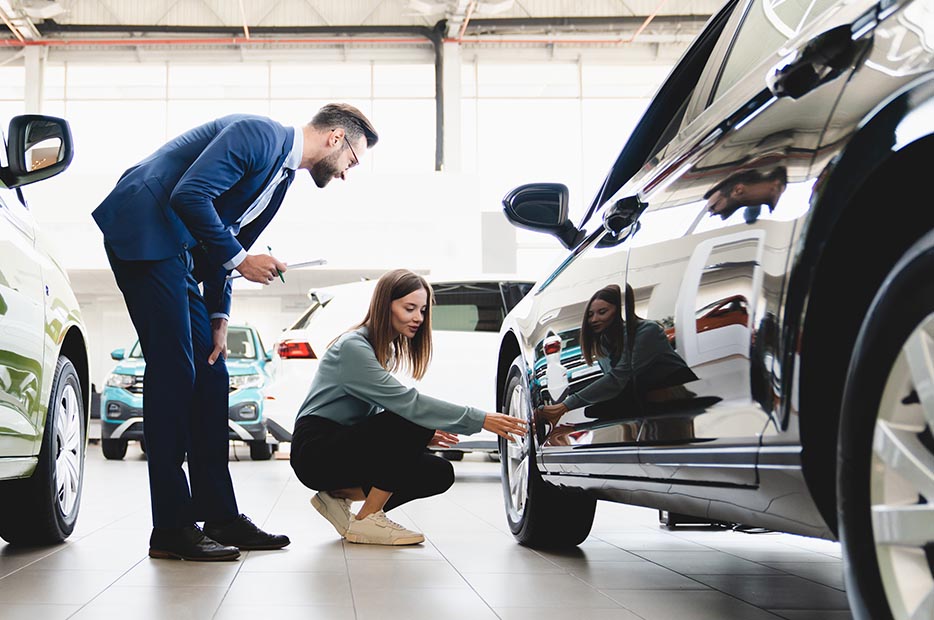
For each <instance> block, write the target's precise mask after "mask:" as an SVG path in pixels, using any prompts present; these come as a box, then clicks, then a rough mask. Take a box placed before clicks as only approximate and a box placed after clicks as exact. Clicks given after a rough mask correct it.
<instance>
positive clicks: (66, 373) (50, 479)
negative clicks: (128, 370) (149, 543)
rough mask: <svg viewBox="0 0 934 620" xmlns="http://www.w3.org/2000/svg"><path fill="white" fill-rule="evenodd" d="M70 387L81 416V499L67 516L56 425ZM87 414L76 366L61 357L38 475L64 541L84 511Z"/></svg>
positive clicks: (79, 446) (79, 445)
mask: <svg viewBox="0 0 934 620" xmlns="http://www.w3.org/2000/svg"><path fill="white" fill-rule="evenodd" d="M69 385H70V386H71V387H72V388H73V389H74V391H75V394H76V396H77V401H78V415H79V416H80V418H81V419H80V421H79V424H78V428H79V433H80V435H81V436H80V438H79V441H78V496H77V498H76V500H75V507H74V510H72V511H71V514H68V515H66V514H64V513H63V512H62V509H61V504H60V503H59V501H58V497H57V496H56V491H57V485H56V456H57V455H56V454H55V451H56V446H55V422H56V416H58V413H59V412H58V403H59V402H60V401H61V398H62V394H63V393H64V391H65V388H66V386H69ZM86 419H87V418H86V412H85V407H84V396H83V394H82V391H81V383H80V381H79V380H78V373H77V371H76V370H75V367H74V365H73V364H72V363H71V361H70V360H69V359H68V358H67V357H59V359H58V364H57V366H56V369H55V378H54V380H53V382H52V393H51V397H50V398H49V408H48V412H47V414H46V418H45V430H44V432H43V437H42V449H41V452H40V456H39V459H40V471H39V472H37V473H38V474H41V475H42V476H43V478H42V483H43V491H44V493H45V496H44V497H43V498H42V501H43V502H48V506H47V508H48V514H50V515H51V517H52V526H53V527H54V528H55V530H56V531H57V532H56V533H57V534H59V535H60V537H61V539H63V540H64V539H65V538H67V537H68V536H69V535H70V534H71V532H72V531H73V530H74V529H75V523H76V521H77V519H78V512H79V510H80V508H81V494H82V491H83V489H84V458H85V452H86V449H85V443H86V431H85V420H86Z"/></svg>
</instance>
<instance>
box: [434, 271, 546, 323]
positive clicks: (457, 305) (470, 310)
mask: <svg viewBox="0 0 934 620" xmlns="http://www.w3.org/2000/svg"><path fill="white" fill-rule="evenodd" d="M500 286H501V285H500V284H499V283H496V282H490V283H477V284H463V283H459V284H435V285H433V288H434V291H435V305H434V307H433V308H432V311H431V326H432V327H433V328H434V329H440V330H444V331H457V332H498V331H499V328H500V327H501V326H502V324H503V318H504V317H505V316H506V312H508V309H507V308H506V307H505V304H506V300H505V295H504V293H503V291H502V290H501V289H500ZM530 287H531V285H530V284H529V285H526V287H525V289H524V291H523V292H522V295H524V294H525V293H527V292H528V290H529V288H530ZM516 288H518V287H515V286H513V289H516ZM506 290H507V291H509V290H510V286H509V285H506ZM509 296H510V297H511V298H512V300H513V301H515V303H518V301H519V299H521V296H519V291H518V290H512V291H511V294H510V295H509ZM516 297H518V299H515V298H516ZM513 305H514V304H513Z"/></svg>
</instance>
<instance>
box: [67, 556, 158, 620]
mask: <svg viewBox="0 0 934 620" xmlns="http://www.w3.org/2000/svg"><path fill="white" fill-rule="evenodd" d="M145 561H146V558H145V557H144V558H142V559H141V560H138V561H137V562H136V563H135V564H133V565H132V566H131V567H130V568H128V569H126V570H125V571H123V572H122V573H121V574H120V576H119V577H117V578H116V579H114V580H113V581H112V582H110V583H109V584H108V585H107V586H106V587H105V588H104V589H102V590H101V591H100V592H98V593H97V594H95V595H94V596H92V597H91V600H89V601H87V602H86V603H84V604H83V605H81V606H80V607H78V609H77V610H76V611H75V613H73V614H70V615H69V616H68V617H69V618H74V617H75V616H76V615H77V614H80V613H81V610H82V609H84V608H85V607H87V606H88V605H90V604H91V603H93V602H94V601H96V600H97V599H98V598H99V597H100V596H101V595H102V594H103V593H104V592H106V591H107V590H109V589H110V588H111V587H113V585H114V584H115V583H117V582H118V581H120V580H121V579H123V578H124V577H126V576H127V575H128V574H129V573H130V571H132V570H133V569H134V568H136V567H137V566H139V565H140V564H142V563H143V562H145Z"/></svg>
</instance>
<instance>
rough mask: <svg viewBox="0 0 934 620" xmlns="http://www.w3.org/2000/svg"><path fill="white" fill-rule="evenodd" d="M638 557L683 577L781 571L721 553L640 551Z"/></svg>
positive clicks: (776, 572) (768, 573) (765, 573)
mask: <svg viewBox="0 0 934 620" xmlns="http://www.w3.org/2000/svg"><path fill="white" fill-rule="evenodd" d="M638 557H641V558H644V559H646V560H648V561H650V562H655V563H656V564H660V565H662V566H664V567H665V568H669V569H671V570H673V571H675V572H677V573H681V574H682V575H755V574H760V575H772V574H781V573H780V571H778V570H776V569H774V568H769V567H768V566H764V565H762V564H758V563H756V562H751V561H749V560H744V559H743V558H739V557H736V556H735V555H730V554H728V553H722V552H720V551H713V550H711V551H639V552H638Z"/></svg>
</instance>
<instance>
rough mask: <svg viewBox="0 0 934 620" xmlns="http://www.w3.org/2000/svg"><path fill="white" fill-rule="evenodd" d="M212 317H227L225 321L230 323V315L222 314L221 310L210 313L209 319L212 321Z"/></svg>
mask: <svg viewBox="0 0 934 620" xmlns="http://www.w3.org/2000/svg"><path fill="white" fill-rule="evenodd" d="M214 319H227V322H228V323H230V315H229V314H224V313H223V312H215V313H214V314H212V315H211V320H212V321H213V320H214Z"/></svg>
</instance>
